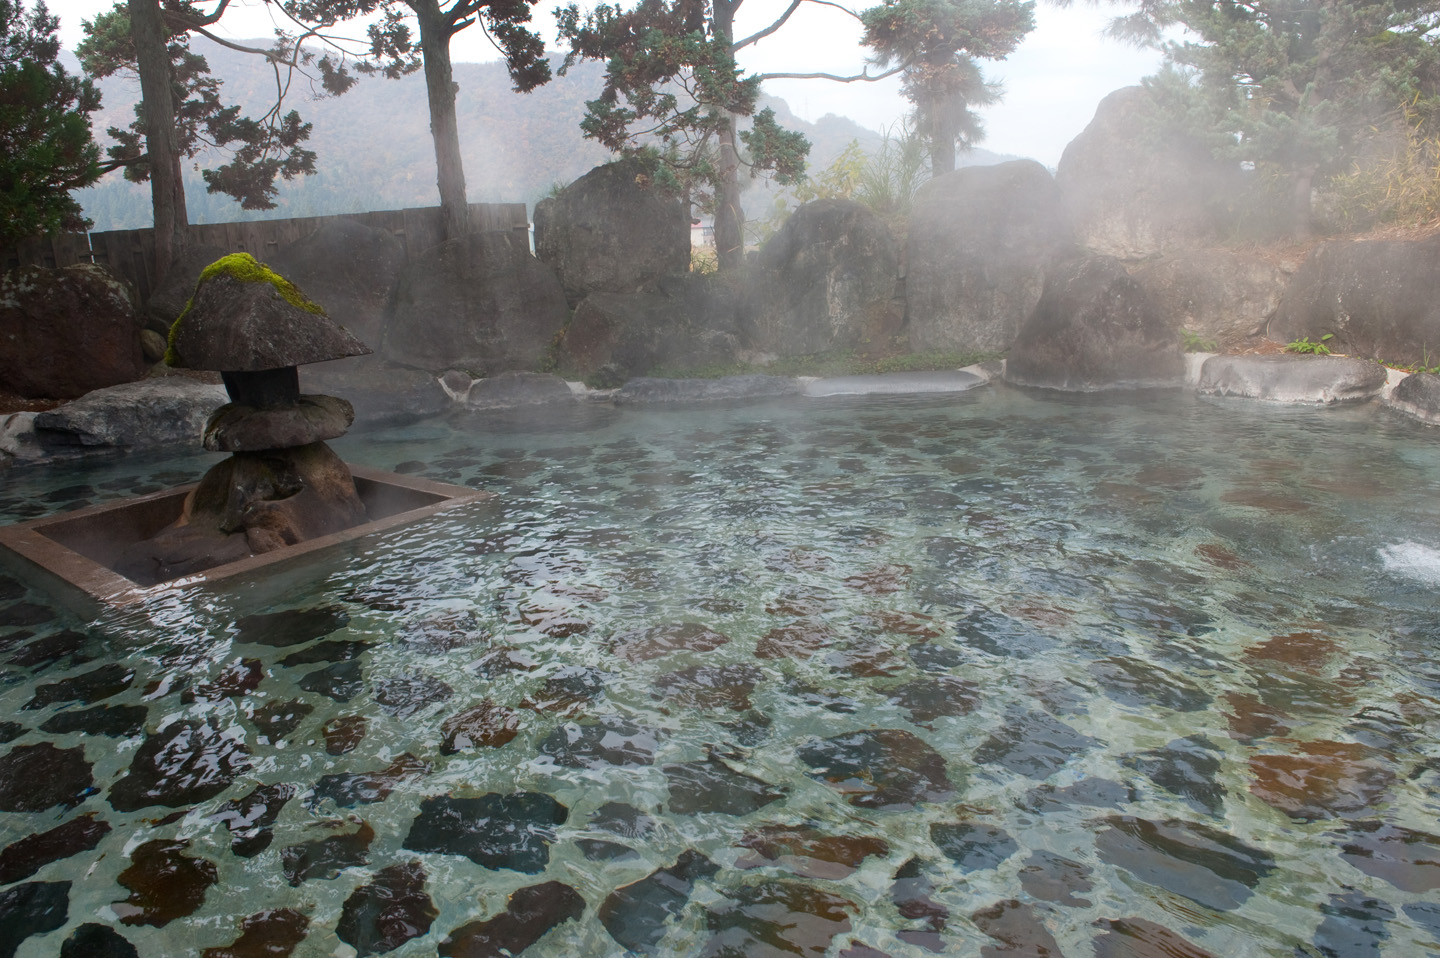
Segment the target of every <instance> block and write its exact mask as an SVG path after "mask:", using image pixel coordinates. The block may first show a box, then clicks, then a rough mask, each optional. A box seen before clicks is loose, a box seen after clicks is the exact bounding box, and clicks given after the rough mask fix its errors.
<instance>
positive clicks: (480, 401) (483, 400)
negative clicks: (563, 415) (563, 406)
mask: <svg viewBox="0 0 1440 958" xmlns="http://www.w3.org/2000/svg"><path fill="white" fill-rule="evenodd" d="M574 401H575V393H573V392H572V391H571V390H570V386H569V384H568V383H566V382H565V380H563V379H561V378H560V377H559V376H553V375H550V374H548V373H519V372H510V373H500V374H499V375H498V376H491V377H489V378H487V379H481V380H477V381H476V382H475V383H473V384H471V386H470V390H469V392H468V394H467V395H466V397H465V405H466V406H467V407H469V408H471V409H509V408H511V407H513V406H544V405H550V404H553V403H570V402H574Z"/></svg>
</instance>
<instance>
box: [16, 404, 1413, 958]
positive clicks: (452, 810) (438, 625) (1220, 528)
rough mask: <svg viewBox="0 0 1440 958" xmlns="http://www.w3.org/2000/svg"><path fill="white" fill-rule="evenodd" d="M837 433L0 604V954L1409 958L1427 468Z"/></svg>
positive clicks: (1113, 419) (1198, 432) (443, 455)
mask: <svg viewBox="0 0 1440 958" xmlns="http://www.w3.org/2000/svg"><path fill="white" fill-rule="evenodd" d="M835 402H837V403H840V404H841V405H839V406H836V407H833V408H831V409H829V411H819V412H817V408H818V407H817V406H815V405H813V404H812V405H809V406H804V407H803V408H802V407H801V406H800V405H799V404H797V403H795V402H794V401H791V403H790V404H788V405H787V404H783V403H775V404H767V405H759V406H756V405H750V406H741V407H734V408H725V407H716V408H714V409H709V410H702V411H697V410H690V411H689V412H676V411H667V412H665V413H663V414H662V413H652V412H641V413H636V412H624V411H619V410H602V411H596V410H593V409H591V410H590V411H589V412H588V413H587V414H586V416H593V417H595V418H587V419H584V420H583V421H582V422H579V423H576V422H573V421H571V420H570V419H569V418H567V417H555V418H548V419H547V418H545V415H544V414H540V413H535V414H526V415H523V416H521V415H518V414H517V416H516V417H514V418H506V416H504V415H501V414H491V415H490V416H489V417H488V418H487V419H484V420H474V421H461V422H457V423H455V424H453V426H446V427H443V428H441V427H435V428H434V429H433V430H431V432H430V434H428V435H425V436H419V435H413V434H410V433H407V432H404V431H396V432H393V433H380V434H374V435H372V436H369V437H351V438H349V439H346V440H344V441H343V443H344V445H345V446H346V447H347V448H346V450H345V454H346V456H347V458H352V459H356V460H357V461H362V462H365V461H368V462H370V463H372V464H373V465H375V466H377V467H384V468H392V467H394V466H396V465H399V464H402V463H413V464H415V465H414V466H413V470H414V471H418V472H422V473H425V474H426V475H428V476H430V477H432V478H436V479H439V480H441V481H447V482H460V483H467V484H475V485H480V486H483V487H485V488H488V489H491V490H493V491H495V492H499V493H501V494H502V495H501V497H500V498H499V499H497V500H495V502H494V503H493V504H492V505H491V506H488V507H487V508H486V510H484V511H483V512H480V513H477V514H476V515H467V516H451V517H448V518H445V517H442V518H440V519H438V520H436V521H435V522H433V523H430V524H426V525H422V526H418V527H414V528H410V529H401V530H397V531H395V532H392V533H390V534H389V535H388V536H386V537H385V538H384V539H383V540H382V541H381V543H379V544H383V546H384V548H383V549H382V548H377V547H367V548H365V549H363V550H362V549H356V550H355V551H354V552H352V553H350V554H348V555H346V556H344V557H343V558H341V559H337V561H335V562H334V563H332V564H331V565H329V566H324V567H322V568H320V569H319V570H318V571H317V572H315V573H313V578H311V579H310V580H308V581H302V580H300V579H296V580H294V581H293V582H292V583H289V584H288V585H287V587H285V588H279V589H276V590H275V591H273V592H271V593H269V594H267V595H265V596H264V597H263V599H256V598H255V594H254V593H252V592H251V591H249V590H247V589H236V590H234V591H233V592H227V591H224V590H215V589H213V588H212V589H211V590H210V591H201V590H190V591H183V592H180V593H178V594H174V595H170V596H168V597H156V598H155V599H154V600H153V601H149V602H147V603H145V604H142V605H141V606H139V607H135V608H129V609H124V610H112V611H110V612H108V613H106V615H105V616H103V617H102V618H100V619H97V620H95V621H78V620H76V619H75V618H74V616H73V615H72V614H71V613H70V612H68V611H67V610H66V609H65V608H64V607H63V606H61V605H59V604H57V603H53V602H52V601H51V600H50V599H49V598H47V596H46V595H45V594H44V593H43V592H41V591H40V590H39V589H38V588H36V587H34V585H33V584H31V583H29V582H27V581H22V580H20V579H18V578H15V577H13V576H8V575H5V574H0V955H9V954H13V955H15V956H16V958H44V956H51V955H62V956H68V955H74V956H82V955H83V956H87V958H90V956H112V955H114V956H122V955H136V956H140V955H168V954H199V955H201V956H203V958H236V956H246V955H261V954H263V955H270V956H282V955H293V956H297V958H318V956H322V955H325V956H330V955H341V956H343V955H351V954H353V955H357V956H358V955H395V956H400V958H407V956H408V958H416V956H422V955H434V954H439V955H444V956H472V955H500V954H511V955H518V954H524V955H527V956H531V958H544V956H552V958H553V956H562V955H563V956H570V955H576V954H585V955H592V954H593V955H607V956H609V955H614V956H617V958H618V956H621V955H626V954H636V955H653V956H667V958H668V956H685V958H692V956H717V958H718V956H721V955H727V956H728V955H745V956H747V958H749V956H777V958H778V956H792V955H811V956H817V958H818V956H822V955H829V956H832V958H833V956H844V958H875V956H897V958H899V956H906V958H909V956H920V955H931V954H981V955H996V956H1000V955H1009V954H1035V955H1039V954H1066V955H1072V954H1073V955H1089V954H1095V955H1099V956H1136V955H1170V956H1174V955H1183V956H1201V955H1232V954H1233V955H1242V954H1243V955H1263V956H1271V955H1274V956H1277V958H1279V956H1283V958H1292V956H1294V955H1296V954H1321V955H1323V954H1336V955H1375V956H1378V958H1398V956H1405V958H1409V956H1412V955H1420V954H1428V953H1431V952H1435V951H1437V950H1440V908H1437V906H1436V904H1435V902H1436V900H1437V895H1440V827H1437V825H1436V824H1435V823H1436V821H1437V820H1440V791H1437V790H1440V751H1437V749H1436V746H1435V742H1436V741H1437V733H1440V645H1437V638H1440V630H1437V628H1436V626H1435V622H1434V612H1433V590H1434V588H1435V586H1436V585H1440V530H1435V529H1434V528H1433V523H1432V522H1431V521H1430V517H1431V516H1432V514H1433V505H1432V504H1433V501H1434V498H1435V496H1436V494H1437V492H1440V488H1437V482H1440V480H1437V479H1436V478H1435V477H1436V476H1440V446H1437V445H1436V443H1435V440H1433V439H1431V438H1430V436H1429V434H1428V433H1426V432H1425V431H1424V430H1423V429H1422V427H1419V426H1413V427H1412V426H1408V425H1400V426H1396V427H1395V428H1396V429H1398V430H1399V431H1400V432H1401V433H1402V435H1401V436H1400V437H1399V438H1401V439H1403V440H1404V441H1403V442H1396V441H1395V439H1396V436H1394V435H1389V436H1383V435H1377V434H1376V432H1375V430H1374V429H1373V428H1372V423H1370V421H1369V419H1368V417H1367V415H1366V414H1365V413H1363V412H1360V411H1355V410H1343V409H1340V410H1330V411H1327V412H1326V413H1325V414H1324V415H1325V416H1326V419H1325V422H1324V429H1323V436H1320V437H1317V436H1316V435H1314V434H1312V433H1311V432H1307V430H1306V428H1302V427H1304V426H1305V425H1306V424H1312V425H1310V426H1309V428H1310V429H1312V430H1313V429H1314V428H1315V427H1314V426H1313V423H1314V422H1315V420H1314V418H1313V417H1314V415H1315V413H1314V411H1313V410H1305V411H1298V410H1286V409H1282V408H1279V407H1272V406H1261V405H1260V404H1253V405H1252V406H1251V407H1250V411H1249V412H1244V411H1241V412H1239V413H1237V412H1236V410H1234V409H1232V408H1227V409H1225V410H1223V411H1220V410H1217V409H1216V408H1215V406H1214V404H1213V403H1212V402H1209V401H1203V400H1197V399H1194V398H1193V397H1185V396H1180V395H1176V396H1174V397H1172V398H1170V399H1169V400H1159V401H1157V400H1154V399H1151V400H1149V401H1147V402H1146V403H1143V404H1142V403H1136V402H1133V401H1125V400H1115V399H1109V400H1103V401H1097V400H1093V399H1091V400H1087V401H1086V402H1084V403H1082V404H1074V405H1072V404H1069V403H1066V402H1057V401H1055V400H1054V399H1053V397H1050V398H1034V397H1026V396H1021V395H1018V394H1008V395H1005V394H1002V395H998V396H997V395H996V394H989V395H986V394H984V393H976V394H966V395H964V396H960V397H956V396H950V397H947V398H944V399H936V398H922V399H894V398H889V399H871V400H853V399H851V400H847V399H837V400H835ZM629 416H638V417H639V419H638V421H636V422H627V421H626V417H629ZM1237 416H1238V420H1237V418H1236V417H1237ZM537 417H538V418H537ZM1237 421H1238V427H1237V426H1235V424H1236V423H1237ZM1225 423H1229V424H1231V428H1234V430H1235V431H1233V432H1230V433H1227V432H1226V431H1225V429H1226V426H1225V425H1224V424H1225ZM582 428H583V432H582V431H579V430H581V429H582ZM1322 440H1323V441H1322ZM197 458H198V457H197ZM516 463H524V464H525V465H524V467H523V468H512V467H513V466H514V464H516ZM204 466H205V463H204V462H203V461H202V462H193V463H192V462H190V461H189V460H185V461H182V462H180V463H174V462H168V461H164V460H160V459H152V460H146V459H144V458H143V457H140V458H136V459H133V460H117V461H115V462H112V463H109V464H94V463H92V464H89V465H87V466H85V467H84V468H83V469H80V468H78V467H77V469H76V470H75V471H74V472H73V473H69V474H67V473H65V472H63V471H60V472H57V473H55V474H53V475H49V476H43V477H42V476H40V475H38V474H37V475H35V476H24V475H21V474H14V475H7V476H6V485H5V486H4V487H0V514H3V515H4V516H18V515H20V514H23V513H24V512H25V511H27V509H28V504H29V503H31V502H34V501H50V502H52V503H58V501H59V499H64V500H66V501H67V502H68V501H71V500H70V498H69V497H72V496H81V495H83V496H84V497H85V498H94V499H96V500H101V499H104V498H105V497H107V496H124V495H128V494H130V493H131V492H132V491H133V490H134V489H137V488H142V487H146V486H149V485H153V484H156V483H161V482H170V483H173V482H181V481H185V479H186V478H187V475H186V474H185V471H184V470H185V469H190V470H191V472H195V473H198V472H200V471H203V468H204ZM177 473H178V474H177ZM162 475H164V476H166V478H164V479H161V478H160V476H162ZM52 493H62V494H61V495H59V497H58V499H56V500H45V497H46V496H49V495H51V494H52ZM1295 502H1300V503H1303V504H1304V508H1303V509H1296V508H1292V504H1293V503H1295ZM272 584H273V583H272Z"/></svg>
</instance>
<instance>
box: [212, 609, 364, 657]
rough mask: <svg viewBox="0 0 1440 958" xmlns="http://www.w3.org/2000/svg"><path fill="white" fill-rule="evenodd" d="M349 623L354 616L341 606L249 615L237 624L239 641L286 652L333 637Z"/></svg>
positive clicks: (237, 638)
mask: <svg viewBox="0 0 1440 958" xmlns="http://www.w3.org/2000/svg"><path fill="white" fill-rule="evenodd" d="M349 622H350V616H349V615H348V614H347V613H346V612H345V610H344V609H342V608H340V607H339V606H338V605H327V606H322V607H320V608H315V609H290V610H288V611H285V612H266V613H263V614H261V615H247V616H245V617H244V618H242V619H238V620H237V621H236V622H235V628H236V633H237V634H236V636H235V641H237V642H249V643H253V644H255V645H269V646H272V647H274V648H285V647H286V646H291V645H299V644H300V643H301V642H309V641H310V640H311V639H318V638H320V636H322V635H329V634H330V633H331V632H334V631H335V630H337V629H341V628H344V627H345V625H347V624H348V623H349Z"/></svg>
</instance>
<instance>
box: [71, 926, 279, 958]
mask: <svg viewBox="0 0 1440 958" xmlns="http://www.w3.org/2000/svg"><path fill="white" fill-rule="evenodd" d="M60 958H140V952H138V951H136V950H135V946H134V945H132V944H130V942H129V941H128V940H127V939H126V938H125V936H124V935H122V934H120V933H119V932H118V931H116V930H115V929H114V928H111V927H110V926H109V925H97V924H95V923H94V922H87V923H86V924H83V925H81V926H80V927H79V928H76V929H75V930H74V931H72V932H71V933H70V937H69V938H66V939H65V943H64V944H62V945H61V946H60ZM207 958H208V956H207ZM277 958H279V956H277Z"/></svg>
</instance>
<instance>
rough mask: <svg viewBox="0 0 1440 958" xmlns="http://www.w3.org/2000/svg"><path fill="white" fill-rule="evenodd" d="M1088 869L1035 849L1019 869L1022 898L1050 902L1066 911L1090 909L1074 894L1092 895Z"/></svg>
mask: <svg viewBox="0 0 1440 958" xmlns="http://www.w3.org/2000/svg"><path fill="white" fill-rule="evenodd" d="M1091 874H1092V872H1091V870H1090V868H1089V867H1088V866H1086V865H1082V864H1081V863H1080V862H1077V861H1073V860H1071V859H1069V858H1065V857H1063V856H1061V855H1057V854H1055V853H1054V852H1049V851H1045V850H1044V849H1036V850H1035V851H1033V852H1031V853H1030V857H1029V858H1027V859H1026V860H1025V864H1024V866H1022V867H1021V869H1020V887H1021V888H1022V889H1023V890H1024V891H1025V894H1027V895H1029V896H1030V897H1032V898H1038V899H1040V900H1041V901H1053V902H1055V903H1056V904H1057V905H1064V906H1065V907H1066V908H1089V907H1090V900H1089V899H1088V898H1077V897H1075V895H1076V893H1077V892H1078V893H1081V894H1083V893H1085V892H1089V891H1093V890H1094V888H1095V885H1094V883H1092V882H1091V881H1090V875H1091Z"/></svg>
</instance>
